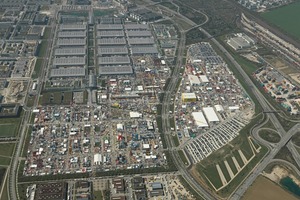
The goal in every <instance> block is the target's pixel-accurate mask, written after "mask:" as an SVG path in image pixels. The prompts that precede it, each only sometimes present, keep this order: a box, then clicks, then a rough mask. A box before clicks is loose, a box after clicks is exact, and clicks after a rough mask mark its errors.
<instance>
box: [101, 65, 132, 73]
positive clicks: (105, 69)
mask: <svg viewBox="0 0 300 200" xmlns="http://www.w3.org/2000/svg"><path fill="white" fill-rule="evenodd" d="M125 74H133V69H132V67H131V66H130V65H121V66H101V67H99V75H100V76H101V75H125Z"/></svg>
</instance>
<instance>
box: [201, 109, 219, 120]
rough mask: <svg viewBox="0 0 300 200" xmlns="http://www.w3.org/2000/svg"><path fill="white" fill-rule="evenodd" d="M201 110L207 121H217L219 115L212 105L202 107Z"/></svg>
mask: <svg viewBox="0 0 300 200" xmlns="http://www.w3.org/2000/svg"><path fill="white" fill-rule="evenodd" d="M203 112H204V114H205V117H206V119H207V121H208V122H219V121H220V120H219V117H218V115H217V114H216V112H215V110H214V108H213V107H205V108H203Z"/></svg>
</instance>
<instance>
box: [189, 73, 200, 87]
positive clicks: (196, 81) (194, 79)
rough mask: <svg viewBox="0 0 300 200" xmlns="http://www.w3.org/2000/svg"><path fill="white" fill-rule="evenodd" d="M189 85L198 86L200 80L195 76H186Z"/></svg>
mask: <svg viewBox="0 0 300 200" xmlns="http://www.w3.org/2000/svg"><path fill="white" fill-rule="evenodd" d="M188 77H189V80H190V84H191V85H200V80H199V78H198V77H197V76H194V75H188Z"/></svg>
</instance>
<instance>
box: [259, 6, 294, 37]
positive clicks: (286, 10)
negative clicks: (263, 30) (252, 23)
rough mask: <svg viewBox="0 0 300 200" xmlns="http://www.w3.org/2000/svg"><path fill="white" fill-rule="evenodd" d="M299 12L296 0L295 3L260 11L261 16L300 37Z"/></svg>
mask: <svg viewBox="0 0 300 200" xmlns="http://www.w3.org/2000/svg"><path fill="white" fill-rule="evenodd" d="M299 13H300V2H299V1H298V2H296V3H293V4H289V5H287V6H283V7H281V8H277V9H274V10H271V11H268V12H265V13H262V14H261V16H262V17H263V18H264V19H265V20H267V21H268V22H270V23H272V24H274V25H276V26H278V27H279V28H281V29H283V30H284V31H286V32H287V33H289V34H291V35H292V36H295V37H297V38H298V39H300V26H299V20H300V15H299Z"/></svg>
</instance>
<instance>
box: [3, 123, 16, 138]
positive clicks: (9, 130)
mask: <svg viewBox="0 0 300 200" xmlns="http://www.w3.org/2000/svg"><path fill="white" fill-rule="evenodd" d="M0 130H1V131H0V137H13V136H15V135H16V125H15V124H1V125H0Z"/></svg>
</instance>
